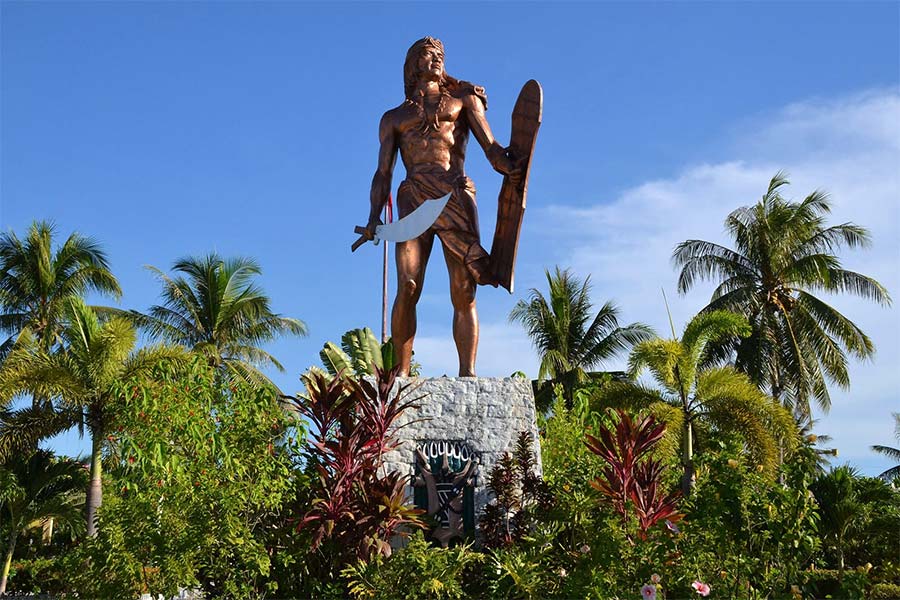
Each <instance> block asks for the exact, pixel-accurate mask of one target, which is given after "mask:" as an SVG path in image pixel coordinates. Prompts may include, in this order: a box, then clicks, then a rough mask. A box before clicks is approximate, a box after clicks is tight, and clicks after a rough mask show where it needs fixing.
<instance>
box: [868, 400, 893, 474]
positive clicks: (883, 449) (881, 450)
mask: <svg viewBox="0 0 900 600" xmlns="http://www.w3.org/2000/svg"><path fill="white" fill-rule="evenodd" d="M891 416H893V417H894V438H896V439H897V441H898V442H900V413H893V414H892V415H891ZM872 450H874V451H875V452H877V453H878V454H883V455H884V456H887V457H888V458H890V459H891V460H893V461H894V462H896V463H900V449H898V448H892V447H890V446H882V445H881V444H875V445H874V446H872ZM898 476H900V464H897V465H895V466H893V467H891V468H890V469H887V470H886V471H885V472H884V473H882V474H881V475H879V477H882V478H884V479H888V480H890V479H895V478H896V477H898Z"/></svg>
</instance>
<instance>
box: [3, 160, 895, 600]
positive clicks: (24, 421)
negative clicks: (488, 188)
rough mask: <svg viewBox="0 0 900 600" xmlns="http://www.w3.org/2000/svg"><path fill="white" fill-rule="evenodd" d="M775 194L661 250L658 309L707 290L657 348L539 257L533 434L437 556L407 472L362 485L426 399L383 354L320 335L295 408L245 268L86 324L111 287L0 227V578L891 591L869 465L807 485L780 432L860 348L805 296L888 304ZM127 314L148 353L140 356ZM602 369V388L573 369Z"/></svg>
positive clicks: (890, 566)
mask: <svg viewBox="0 0 900 600" xmlns="http://www.w3.org/2000/svg"><path fill="white" fill-rule="evenodd" d="M785 183H786V181H785V180H784V179H783V177H781V176H779V177H776V179H775V180H773V182H772V184H771V185H770V188H769V191H768V192H767V194H766V196H765V197H764V198H763V200H762V202H760V203H759V204H758V205H756V206H754V207H749V208H743V209H739V210H738V211H735V212H734V213H732V215H731V216H730V217H729V220H728V221H727V225H728V227H729V232H730V233H731V234H732V237H733V238H734V242H735V243H734V247H735V249H734V250H731V249H728V248H725V247H723V246H717V245H714V244H708V243H706V242H701V241H697V240H692V241H688V242H685V243H684V244H682V245H680V246H679V248H678V249H677V250H676V263H677V264H678V265H679V266H680V267H681V278H680V289H681V290H682V291H687V290H689V289H690V288H691V287H692V286H693V285H694V284H695V283H696V282H697V281H699V280H701V279H704V278H711V279H714V280H717V282H718V284H719V285H718V288H717V290H716V292H715V293H714V295H713V299H712V301H711V302H710V304H709V305H708V306H706V307H705V308H704V309H703V310H702V311H701V312H700V314H699V315H698V316H697V317H695V318H693V319H691V321H690V322H689V323H688V324H687V326H686V327H685V329H684V332H683V333H682V334H681V336H680V337H679V336H676V334H675V331H674V328H673V331H672V338H671V339H658V338H654V337H653V336H652V334H651V332H650V330H649V329H648V328H647V327H646V326H644V325H641V324H639V323H636V324H632V325H627V326H620V324H619V313H618V309H617V308H616V307H615V306H613V305H612V304H611V303H606V304H605V305H603V306H602V307H600V309H599V310H595V309H594V307H593V306H592V303H591V300H590V281H589V279H586V280H584V281H581V280H579V279H578V278H576V277H574V276H573V275H572V274H571V273H570V272H569V271H567V270H565V269H560V268H556V269H555V270H553V271H552V273H551V272H550V271H548V272H547V281H548V285H549V293H546V292H544V293H542V292H540V291H538V290H531V293H530V296H529V297H528V298H526V299H525V300H523V301H521V302H519V303H518V304H517V305H516V307H515V309H514V310H513V312H512V315H511V320H512V321H513V322H516V323H520V324H521V325H523V326H524V327H525V330H526V332H527V333H528V334H529V336H530V337H531V339H532V341H533V342H534V346H535V348H536V349H537V350H538V352H539V353H540V359H541V367H540V372H539V374H538V375H539V376H538V379H539V383H538V385H537V386H536V387H537V388H538V392H539V395H538V397H539V398H541V404H540V405H539V407H538V408H539V410H538V411H537V412H538V417H537V419H538V427H539V430H540V431H539V436H540V439H539V440H535V439H533V438H532V437H530V436H529V435H525V434H523V435H522V436H520V437H519V439H518V442H517V444H515V446H514V447H512V448H510V449H509V451H510V452H509V454H507V455H506V456H504V457H503V458H502V459H500V460H498V461H496V462H495V463H494V466H493V468H492V469H491V471H490V472H482V473H478V474H477V477H478V478H479V479H480V481H481V483H482V484H486V485H487V488H488V496H489V497H488V498H483V497H482V496H480V495H479V494H477V493H476V498H477V499H478V503H479V506H483V504H482V503H486V508H484V510H483V511H481V514H480V515H478V516H479V517H480V521H479V526H480V533H481V537H480V539H478V540H477V541H476V542H475V543H473V544H471V545H465V544H464V545H460V546H457V547H455V548H449V549H440V548H437V547H435V545H434V543H433V541H427V540H428V537H427V535H423V534H422V532H421V531H419V530H420V529H423V528H427V527H428V522H427V519H426V518H424V516H423V514H422V513H423V511H421V510H418V509H415V508H413V507H412V506H411V505H410V504H409V503H408V495H407V491H408V484H409V474H408V473H406V472H396V471H394V472H389V471H387V469H386V465H388V464H390V463H388V462H387V461H386V460H385V455H386V454H387V453H389V452H393V451H395V450H397V449H398V444H399V443H400V440H401V438H402V437H403V436H402V432H403V429H402V428H403V426H404V424H405V423H408V422H409V421H410V420H415V419H417V411H418V410H419V408H420V407H419V404H420V401H421V402H427V399H422V398H419V397H418V394H417V392H416V382H415V381H414V380H413V381H408V380H403V381H404V384H403V385H399V383H400V382H399V381H398V380H397V377H396V373H397V371H396V368H395V363H396V357H395V355H394V352H393V348H392V345H391V344H390V343H389V342H388V343H386V344H382V343H380V341H379V340H377V339H376V338H375V336H374V334H372V332H371V331H370V330H368V329H357V330H352V331H349V332H347V333H346V334H344V335H343V337H342V338H341V343H340V345H338V344H333V343H327V344H326V345H325V347H324V348H323V350H322V352H321V353H320V356H319V358H320V359H321V361H322V364H323V366H324V368H311V369H309V371H307V372H306V373H305V374H304V376H303V377H302V379H301V381H302V384H303V388H304V390H303V392H302V393H300V394H298V395H297V396H296V397H293V396H287V395H283V394H281V393H280V392H279V391H278V390H277V389H275V387H274V386H273V385H271V382H269V381H268V379H267V378H266V377H265V369H267V368H281V363H280V361H279V360H278V359H276V358H275V357H274V356H271V355H270V354H268V352H267V351H266V347H265V344H266V343H267V342H269V341H271V340H274V339H275V338H277V337H280V336H283V335H302V334H303V333H304V332H305V326H304V325H303V324H302V323H301V322H300V321H297V320H295V319H291V318H287V317H283V316H281V315H278V314H276V313H275V312H274V311H273V309H272V308H271V306H272V303H271V302H270V300H269V298H268V297H267V296H266V295H265V294H264V293H263V292H262V290H261V289H260V287H259V285H258V284H257V281H258V279H257V278H258V276H259V275H260V268H259V266H258V265H257V264H256V263H255V262H254V261H253V260H251V259H246V258H236V259H223V258H220V257H219V256H217V255H216V254H210V255H208V256H204V257H198V258H186V259H183V260H180V261H178V262H176V263H175V266H174V273H173V274H171V275H169V274H165V273H162V272H161V271H159V270H156V269H154V272H155V273H156V274H157V276H158V277H159V278H160V280H161V282H162V286H163V295H162V301H161V302H160V304H159V305H157V306H153V307H152V308H151V309H150V310H149V311H148V313H147V314H146V315H144V314H140V313H136V312H125V311H119V310H115V309H112V308H100V307H95V308H91V307H89V306H87V304H86V302H85V299H84V295H85V294H87V293H98V292H99V293H101V294H107V295H111V296H117V295H118V294H119V288H118V284H117V283H116V280H115V278H114V277H113V276H112V274H111V273H110V272H109V264H108V261H107V259H106V257H105V255H104V254H103V252H102V250H101V249H100V246H99V245H98V244H97V243H96V242H94V241H92V240H90V239H88V238H84V237H81V236H78V235H77V234H73V235H72V236H70V237H69V238H68V239H66V240H65V241H64V242H63V243H62V244H61V245H60V246H59V247H58V248H54V244H53V236H54V232H53V229H52V227H51V226H50V225H48V224H46V223H35V224H34V225H33V226H32V227H31V229H30V231H29V232H28V233H27V235H26V236H25V237H24V239H23V240H19V238H18V237H16V235H15V234H14V233H12V232H9V233H7V234H5V235H4V236H2V238H0V309H2V311H0V312H2V315H0V328H2V329H3V333H5V334H6V337H4V339H5V340H6V343H5V344H4V346H3V349H2V352H0V400H2V405H0V409H2V410H0V465H2V466H0V540H4V542H5V544H3V545H2V546H0V550H2V552H3V555H4V559H5V561H4V563H5V567H4V571H3V582H2V583H0V587H2V586H4V585H5V587H6V589H7V590H8V591H11V592H13V593H23V594H52V595H58V596H65V597H69V596H71V595H76V596H77V597H103V598H126V597H138V596H141V595H144V594H149V595H151V596H154V597H156V596H163V597H176V596H179V595H183V594H185V593H191V594H198V595H202V596H203V597H206V598H264V597H315V598H346V597H357V598H409V597H424V596H427V597H435V598H463V597H467V598H609V599H619V598H635V597H637V596H638V595H641V596H642V597H644V598H648V599H656V598H660V599H663V598H687V597H705V596H707V595H708V596H710V597H720V598H732V597H734V598H749V599H761V598H792V599H793V598H801V597H807V598H824V597H841V598H863V597H868V598H885V597H896V592H897V590H898V589H900V563H898V561H897V556H898V551H900V548H898V546H897V536H896V532H897V531H900V491H898V490H897V489H896V487H895V484H896V481H897V480H896V478H893V479H892V474H896V468H894V469H890V470H888V471H887V472H886V473H884V474H883V476H882V478H873V477H863V476H861V475H860V474H859V473H858V472H857V471H855V470H854V469H853V468H851V467H837V468H831V469H829V468H828V467H829V465H828V461H829V460H831V459H833V457H834V456H836V455H837V453H836V449H833V448H828V449H824V448H822V447H820V446H818V445H817V444H819V443H820V442H823V441H825V440H826V438H827V436H822V435H815V434H813V432H812V426H813V423H814V420H813V419H812V418H811V416H810V415H809V414H808V412H809V403H810V402H813V401H815V402H819V403H820V405H822V406H827V402H828V395H827V392H828V390H827V387H826V386H827V385H829V384H831V383H832V382H833V383H837V384H838V385H846V384H847V383H848V382H849V381H848V379H847V378H846V377H845V375H846V368H847V360H848V359H849V358H853V357H871V356H872V352H873V348H872V345H871V342H870V340H868V338H867V337H866V336H865V334H864V333H863V332H862V331H860V330H859V328H858V327H856V326H855V325H854V324H853V323H852V322H851V321H849V319H848V318H847V317H846V316H844V315H842V314H840V313H838V312H837V311H835V310H834V309H833V308H831V307H829V306H827V305H825V304H824V302H823V301H822V300H821V299H820V298H819V297H818V296H816V295H814V294H820V293H840V292H850V293H852V294H856V295H860V296H862V297H864V298H868V299H871V300H874V301H876V302H880V303H883V304H886V303H888V302H889V297H888V295H887V292H886V291H885V290H884V289H883V288H882V287H881V286H880V285H879V284H878V283H877V282H875V281H874V280H872V279H871V278H868V277H866V276H863V275H859V274H857V273H853V272H849V271H846V270H844V269H843V268H842V267H841V264H840V261H839V259H838V258H837V255H836V254H837V251H838V250H839V249H841V248H844V247H850V248H853V247H858V246H864V245H865V244H866V243H868V234H867V232H866V231H865V230H864V229H862V228H860V227H858V226H856V225H853V224H849V223H847V224H842V225H837V226H828V225H827V223H826V221H825V218H826V216H827V213H828V209H829V203H828V200H827V198H825V197H824V195H822V194H820V193H814V194H812V195H811V196H809V197H808V198H806V199H805V200H803V201H801V202H791V201H787V200H785V199H784V198H782V196H781V193H782V190H783V189H784V185H785ZM545 293H546V294H547V295H545ZM720 308H727V309H730V310H728V311H725V310H719V309H720ZM135 324H137V325H140V327H141V328H143V329H144V331H145V332H146V333H149V334H150V336H149V337H150V338H151V340H150V341H151V342H154V341H155V342H156V343H157V344H158V345H152V344H151V345H140V344H139V340H138V336H137V330H136V328H135ZM628 351H630V357H629V360H628V372H627V373H618V372H607V373H596V372H592V371H591V370H592V369H594V368H597V367H598V366H600V365H604V364H606V365H608V363H609V361H611V360H612V359H614V358H615V357H617V356H620V355H622V356H624V353H626V352H628ZM607 368H608V366H607ZM646 373H649V376H647V375H644V374H646ZM338 374H340V376H338ZM28 396H30V397H31V398H32V399H33V400H32V402H27V400H26V401H25V402H23V401H22V400H23V399H26V398H27V397H28ZM544 400H546V402H544ZM785 406H787V407H792V408H794V409H795V414H793V415H792V414H791V411H790V410H789V408H786V407H785ZM486 408H487V410H489V411H492V410H496V409H497V407H495V406H488V407H486ZM895 419H900V417H898V416H897V415H895ZM898 428H900V423H898ZM69 429H78V430H79V431H84V430H87V432H88V433H89V435H90V437H91V447H92V451H91V456H90V460H89V466H86V465H82V464H80V462H79V461H73V460H70V459H65V458H55V457H53V456H52V455H51V454H50V453H49V452H47V451H44V450H39V449H38V447H39V445H40V444H41V443H44V442H45V441H46V439H47V437H48V436H51V435H53V434H55V433H58V432H61V431H65V430H69ZM535 441H537V442H539V448H540V457H538V456H537V455H536V454H535V452H536V450H537V448H536V446H535V444H534V442H535ZM873 441H875V440H873ZM873 448H874V449H875V450H876V451H878V452H880V453H882V454H885V455H887V456H889V457H895V458H896V456H897V455H898V454H900V451H898V450H896V449H895V448H890V447H887V446H874V447H873ZM482 458H484V457H482ZM101 499H102V500H103V502H102V504H101ZM83 515H86V516H87V519H84V518H83ZM403 537H406V538H407V543H400V544H398V543H397V541H398V539H402V538H403Z"/></svg>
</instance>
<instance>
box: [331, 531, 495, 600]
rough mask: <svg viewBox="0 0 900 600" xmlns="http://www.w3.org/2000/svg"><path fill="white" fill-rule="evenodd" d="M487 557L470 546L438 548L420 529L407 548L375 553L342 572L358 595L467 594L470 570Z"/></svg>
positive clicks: (401, 599) (389, 598) (395, 599)
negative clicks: (385, 555) (391, 552)
mask: <svg viewBox="0 0 900 600" xmlns="http://www.w3.org/2000/svg"><path fill="white" fill-rule="evenodd" d="M483 560H484V557H483V555H481V554H479V553H477V552H473V551H472V550H471V548H470V547H469V546H458V547H456V548H447V549H444V548H437V547H434V546H432V545H431V544H429V543H428V542H427V541H425V537H424V535H423V534H422V532H421V531H417V532H416V533H415V534H413V535H412V537H411V538H410V542H409V545H407V546H406V548H403V549H401V550H398V551H397V552H394V553H393V554H392V555H391V556H389V557H387V558H385V557H384V556H380V555H376V556H375V557H374V558H373V559H372V560H370V561H369V562H368V563H358V564H356V565H354V566H351V567H347V568H346V569H344V571H343V572H342V575H343V577H344V578H345V579H346V581H347V588H348V590H349V592H350V594H351V595H352V596H354V597H356V598H378V599H383V600H407V599H408V600H414V599H417V598H467V597H471V595H472V594H471V593H469V592H468V591H467V586H466V580H467V579H471V578H470V577H467V574H469V573H471V571H472V568H473V567H474V566H475V565H477V564H478V563H480V562H482V561H483Z"/></svg>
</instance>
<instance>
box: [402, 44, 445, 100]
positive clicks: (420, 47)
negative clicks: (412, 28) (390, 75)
mask: <svg viewBox="0 0 900 600" xmlns="http://www.w3.org/2000/svg"><path fill="white" fill-rule="evenodd" d="M423 77H426V78H429V79H434V80H436V81H439V82H441V83H444V82H445V81H446V78H447V74H446V73H445V72H444V44H442V43H441V40H438V39H435V38H433V37H423V38H422V39H421V40H418V41H417V42H416V43H415V44H413V45H412V46H410V48H409V50H408V51H407V52H406V61H405V62H404V63H403V91H404V93H405V94H406V97H407V98H411V97H412V94H413V92H414V91H415V89H416V85H418V83H419V81H420V80H421V78H423Z"/></svg>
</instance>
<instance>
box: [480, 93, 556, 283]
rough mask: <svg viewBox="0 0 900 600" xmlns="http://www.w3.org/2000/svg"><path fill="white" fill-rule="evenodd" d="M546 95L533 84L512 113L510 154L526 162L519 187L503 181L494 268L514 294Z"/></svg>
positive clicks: (493, 254) (499, 203)
mask: <svg viewBox="0 0 900 600" xmlns="http://www.w3.org/2000/svg"><path fill="white" fill-rule="evenodd" d="M543 98H544V93H543V91H542V90H541V85H540V84H539V83H538V82H537V81H535V80H534V79H532V80H530V81H529V82H528V83H526V84H525V85H524V86H523V87H522V91H521V92H519V99H518V100H516V106H515V108H514V109H513V113H512V134H511V135H510V140H509V153H510V156H511V158H512V159H513V160H514V161H524V163H525V164H524V167H523V171H522V178H521V180H520V181H519V183H518V185H515V184H513V183H512V182H510V180H509V177H504V178H503V186H502V187H501V188H500V197H499V199H498V201H497V225H496V228H495V229H494V242H493V245H492V246H491V265H492V267H493V269H494V276H495V277H496V278H497V282H498V283H499V284H500V285H502V286H503V287H504V288H506V289H507V291H509V293H510V294H512V293H513V274H514V272H515V268H516V252H517V251H518V249H519V231H520V230H521V229H522V217H523V216H524V215H525V196H526V193H527V192H528V172H529V171H530V170H531V156H532V154H533V153H534V142H535V140H536V139H537V132H538V128H539V127H540V126H541V108H542V106H543V101H544V100H543Z"/></svg>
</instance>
